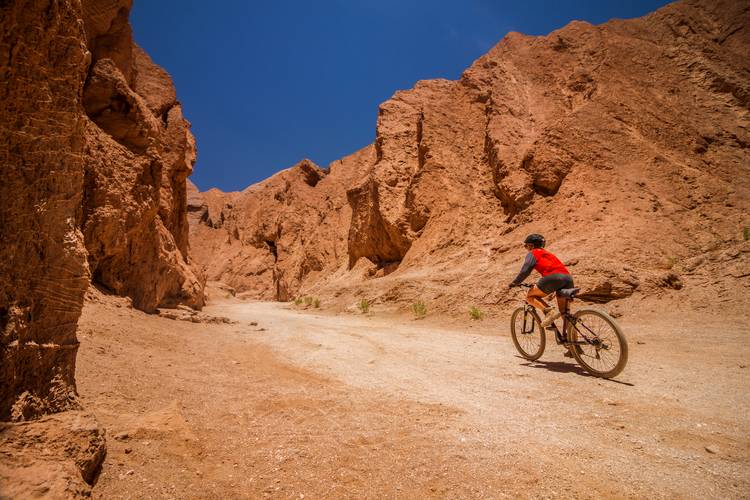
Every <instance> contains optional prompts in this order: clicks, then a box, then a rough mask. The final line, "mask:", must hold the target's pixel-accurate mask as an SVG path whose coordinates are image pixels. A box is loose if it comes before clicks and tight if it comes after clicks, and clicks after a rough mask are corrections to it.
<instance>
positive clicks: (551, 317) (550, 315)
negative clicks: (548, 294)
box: [542, 307, 560, 328]
mask: <svg viewBox="0 0 750 500" xmlns="http://www.w3.org/2000/svg"><path fill="white" fill-rule="evenodd" d="M548 309H549V310H548ZM559 317H560V312H559V311H556V310H554V308H552V307H548V308H547V309H545V310H544V319H543V320H542V328H547V327H548V326H550V325H551V324H552V322H553V321H555V320H556V319H557V318H559Z"/></svg>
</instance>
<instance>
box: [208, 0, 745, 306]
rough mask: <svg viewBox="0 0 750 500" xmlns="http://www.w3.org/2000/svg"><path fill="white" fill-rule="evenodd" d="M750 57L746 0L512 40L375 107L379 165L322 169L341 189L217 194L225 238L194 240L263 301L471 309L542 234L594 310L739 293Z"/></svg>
mask: <svg viewBox="0 0 750 500" xmlns="http://www.w3.org/2000/svg"><path fill="white" fill-rule="evenodd" d="M748 53H750V3H749V2H747V1H741V2H737V1H721V2H705V1H683V2H677V3H674V4H671V5H668V6H666V7H664V8H662V9H660V10H658V11H657V12H655V13H653V14H650V15H648V16H645V17H643V18H640V19H632V20H625V21H620V20H614V21H610V22H608V23H605V24H603V25H600V26H592V25H590V24H587V23H583V22H573V23H571V24H569V25H568V26H566V27H564V28H562V29H560V30H558V31H556V32H553V33H551V34H550V35H548V36H542V37H531V36H525V35H521V34H518V33H510V34H508V35H507V36H506V37H505V38H504V39H503V40H502V41H501V42H500V43H499V44H498V45H497V46H496V47H494V48H493V49H492V50H491V51H490V52H489V53H488V54H486V55H484V56H482V57H481V58H479V59H478V60H477V61H476V62H475V63H474V64H472V65H471V67H470V68H468V69H467V70H466V72H465V73H464V74H463V76H462V77H461V79H460V80H459V81H447V80H431V81H423V82H419V83H417V85H416V86H415V87H414V88H413V89H412V90H407V91H399V92H396V94H395V95H394V96H393V97H392V98H391V99H390V100H388V101H386V102H385V103H383V104H382V105H381V106H380V110H379V117H378V123H377V139H376V142H375V144H374V146H373V147H372V148H371V149H368V150H366V151H370V152H371V154H369V153H368V154H360V155H358V156H357V157H355V158H356V159H354V160H353V161H352V159H349V161H348V162H345V163H344V164H342V165H341V166H340V167H336V166H334V168H333V169H332V173H331V174H329V177H330V176H331V175H333V174H334V173H335V174H336V175H337V177H339V178H342V179H344V178H345V179H346V181H345V187H344V188H341V187H337V188H332V187H329V186H334V185H335V184H334V183H333V182H330V183H327V182H325V181H327V180H328V177H325V178H324V180H323V181H321V182H319V183H317V184H315V185H312V186H311V185H307V184H306V183H305V182H302V181H301V180H298V179H302V178H303V177H304V173H303V172H301V171H298V170H299V167H294V168H292V169H290V170H287V171H284V172H282V173H280V174H277V175H276V176H274V177H273V178H271V179H269V180H268V181H266V182H264V183H260V184H257V185H255V186H252V187H250V188H248V189H247V190H245V191H244V192H242V193H240V194H235V195H232V197H231V200H229V199H228V200H227V202H226V203H225V204H224V205H223V208H221V210H220V214H216V213H214V212H216V211H217V209H216V208H215V207H216V205H217V203H214V208H211V212H212V214H211V219H212V220H217V218H219V219H221V220H222V221H223V222H222V223H221V229H216V227H217V225H214V226H213V227H212V228H211V229H210V230H209V229H207V228H206V227H205V224H204V225H203V228H200V227H198V228H196V229H194V231H196V232H199V231H204V232H206V233H208V235H203V236H202V237H201V238H200V239H196V240H194V241H195V244H196V247H199V246H203V245H211V246H212V250H211V252H212V255H213V260H212V261H211V262H208V261H206V260H203V261H202V262H203V263H204V264H205V265H206V266H207V270H208V274H209V277H210V278H212V279H221V280H224V281H227V282H228V283H230V284H232V285H233V286H235V287H237V288H238V289H239V291H243V290H244V291H246V292H247V293H249V294H251V295H253V296H257V297H267V298H278V299H285V298H288V297H291V296H295V295H298V294H305V293H308V294H320V295H321V296H323V297H326V298H327V299H326V300H324V302H328V303H330V302H331V301H339V302H342V303H345V302H346V301H349V302H352V301H353V300H354V299H356V298H357V297H363V296H365V297H368V298H371V299H375V300H378V301H383V302H393V301H395V302H399V301H404V302H408V301H412V300H414V299H416V298H424V299H427V300H429V301H430V303H431V305H432V306H434V308H436V309H442V310H446V311H465V308H466V307H467V306H468V305H469V304H484V305H488V306H489V305H495V304H497V305H504V304H508V303H510V301H512V300H514V298H515V297H516V294H515V293H514V292H508V290H507V288H506V286H505V285H506V283H508V282H509V281H510V280H511V279H512V278H513V277H514V276H515V274H516V273H517V272H518V268H519V267H520V262H521V261H522V259H523V254H524V251H523V249H522V247H521V244H520V242H521V241H522V240H523V238H524V236H525V235H526V234H527V233H530V232H541V233H544V234H545V235H546V236H547V238H548V241H549V248H550V249H551V250H552V251H553V252H555V253H558V254H560V255H561V256H562V257H563V258H564V259H565V260H566V261H567V262H568V264H569V265H570V268H571V271H572V272H573V274H574V276H575V278H576V282H577V284H579V285H581V286H582V287H583V289H584V292H585V295H586V297H588V299H590V300H594V301H601V302H606V301H610V300H613V299H619V298H624V297H629V296H631V295H633V294H634V293H637V292H638V293H643V294H647V295H651V294H659V295H665V294H666V295H670V294H672V295H674V294H678V295H676V296H680V297H683V298H686V299H689V300H691V301H694V305H695V306H696V307H704V306H705V305H703V306H701V304H705V301H706V300H709V301H711V302H713V301H716V300H717V298H716V297H717V295H718V296H721V297H726V300H730V297H732V296H733V295H735V294H740V295H741V293H742V292H741V291H742V290H743V289H744V288H745V287H747V286H748V284H747V279H748V277H747V275H746V273H743V272H742V268H743V266H744V267H746V266H747V265H748V260H750V247H749V246H748V245H750V243H748V242H747V241H745V239H744V237H743V227H747V226H750V221H748V219H747V213H748V208H750V206H749V205H748V203H750V201H749V200H750V173H749V172H748V170H747V165H748V164H750V157H749V155H748V151H749V149H748V147H747V146H748V144H750V121H749V119H748V111H750V85H749V84H748V82H749V81H750V79H748V77H747V76H748V74H750V65H749V64H748V58H747V57H746V56H747V54H748ZM337 168H339V171H338V172H336V169H337ZM342 168H343V169H346V170H347V171H346V173H345V172H342V171H341V169H342ZM282 179H285V180H284V181H283V182H282ZM311 193H315V194H314V195H312V194H311ZM313 196H314V197H313ZM214 198H215V196H214ZM298 200H306V201H305V202H304V203H303V205H300V204H299V202H298ZM344 200H346V203H343V201H344ZM218 205H221V204H218ZM326 227H328V228H330V229H329V230H328V232H325V233H323V232H322V230H323V228H326ZM211 234H214V235H215V237H214V238H210V235H211ZM343 238H346V245H345V247H344V246H343V245H341V244H335V243H334V242H340V241H342V239H343ZM268 241H270V242H273V243H274V245H270V244H269V245H267V247H266V248H264V242H268ZM290 245H291V246H290ZM325 246H332V247H333V248H336V249H337V251H336V252H333V251H327V252H326V251H323V250H322V249H323V248H324V247H325ZM222 250H223V251H226V252H228V253H227V254H226V255H227V256H228V257H229V258H231V261H230V260H227V261H226V263H221V264H219V263H216V262H214V261H215V260H221V259H217V255H220V252H221V251H222ZM264 252H265V253H264ZM344 253H345V255H344ZM289 254H295V255H298V256H299V258H296V259H289V258H286V259H282V258H281V256H282V255H284V256H286V255H289ZM197 255H200V256H204V255H207V252H206V251H204V250H203V249H197ZM302 255H305V256H306V257H305V258H302ZM311 256H318V257H319V258H317V259H314V258H312V257H311ZM249 263H252V265H250V264H249ZM716 273H719V276H720V278H718V279H717V278H715V277H714V276H715V274H716ZM260 277H264V278H263V279H260ZM290 278H291V279H290ZM676 289H681V290H682V291H679V292H677V291H676ZM280 290H283V293H281V292H280ZM679 294H682V295H679ZM740 295H736V296H740ZM719 300H724V299H719ZM730 301H731V300H730ZM735 302H736V301H735Z"/></svg>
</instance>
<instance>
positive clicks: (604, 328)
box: [568, 309, 628, 378]
mask: <svg viewBox="0 0 750 500" xmlns="http://www.w3.org/2000/svg"><path fill="white" fill-rule="evenodd" d="M573 317H574V318H575V321H573V322H571V323H570V326H569V327H568V340H569V341H570V342H572V344H571V346H570V352H571V353H572V354H573V357H575V359H576V361H578V364H580V365H581V366H582V367H583V368H584V369H585V370H586V371H587V372H589V373H590V374H592V375H595V376H597V377H602V378H612V377H615V376H617V375H619V374H620V372H622V370H623V369H624V368H625V365H626V364H627V362H628V342H627V340H625V335H623V333H622V330H621V329H620V326H619V325H618V324H617V323H616V322H615V320H614V319H612V317H611V316H610V315H609V314H607V313H605V312H602V311H597V310H596V309H581V310H580V311H577V312H576V313H575V314H574V315H573Z"/></svg>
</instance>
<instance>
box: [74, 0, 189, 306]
mask: <svg viewBox="0 0 750 500" xmlns="http://www.w3.org/2000/svg"><path fill="white" fill-rule="evenodd" d="M129 7H130V5H129V2H122V1H120V2H117V1H113V2H104V3H102V2H94V3H93V4H92V5H87V3H86V2H84V19H85V24H84V26H85V27H86V32H87V37H88V40H89V43H92V44H93V50H92V53H93V55H94V57H93V60H92V65H91V68H90V70H89V74H88V79H87V81H86V85H85V87H84V91H83V106H84V109H85V111H86V114H87V115H88V117H89V118H90V119H91V121H90V122H87V129H86V135H85V136H86V144H85V153H86V176H85V197H84V205H83V218H84V220H83V232H84V236H85V240H86V247H87V250H88V253H89V265H90V267H91V273H92V276H93V280H94V282H96V283H97V284H99V285H102V286H104V287H105V288H107V289H109V290H111V291H113V292H115V293H117V294H120V295H128V296H130V297H132V299H133V305H134V306H135V307H137V308H139V309H143V310H145V311H149V312H152V311H155V310H156V308H157V307H158V306H162V307H173V306H174V305H176V304H178V303H183V304H187V305H190V306H192V307H201V305H202V304H203V293H202V289H203V284H202V281H201V279H200V278H199V277H198V276H197V275H196V274H195V272H194V270H193V268H192V267H191V265H190V258H189V255H188V225H187V212H186V204H187V193H186V184H185V182H186V179H187V177H188V175H190V173H191V172H192V168H193V164H194V163H195V141H194V139H193V136H192V134H191V133H190V124H189V123H188V122H187V121H186V120H185V119H184V118H183V116H182V110H181V107H180V105H179V103H178V102H177V100H176V93H175V89H174V86H173V85H172V82H171V80H170V78H169V75H167V73H166V72H165V71H164V70H163V69H161V68H159V67H158V66H156V65H155V64H154V63H153V62H152V61H151V59H150V58H149V57H148V55H147V54H146V53H145V52H143V50H142V49H140V48H139V47H138V46H136V45H135V44H133V43H132V40H131V35H130V28H129V25H127V13H128V11H129ZM123 16H124V17H123ZM122 19H125V24H124V25H123V24H122ZM104 26H109V30H104V28H103V27H104Z"/></svg>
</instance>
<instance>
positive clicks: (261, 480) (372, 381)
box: [77, 298, 750, 499]
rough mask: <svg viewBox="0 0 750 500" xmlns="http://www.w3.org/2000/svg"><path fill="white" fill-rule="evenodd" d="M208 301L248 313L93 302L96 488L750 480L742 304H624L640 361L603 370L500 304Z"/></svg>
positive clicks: (662, 493) (233, 493) (335, 493)
mask: <svg viewBox="0 0 750 500" xmlns="http://www.w3.org/2000/svg"><path fill="white" fill-rule="evenodd" d="M207 312H208V313H209V314H213V315H220V316H226V317H229V318H231V319H233V320H235V321H237V323H236V324H231V325H213V324H194V323H190V322H185V321H176V320H170V319H166V318H160V317H157V316H149V315H146V314H143V313H141V312H138V311H134V310H132V309H130V308H129V307H127V304H126V302H125V300H124V299H114V298H106V299H101V300H100V301H99V302H97V303H89V304H87V305H86V307H85V309H84V314H83V317H82V318H81V321H80V327H79V338H80V340H81V350H80V352H79V356H78V367H77V379H78V388H79V392H80V394H81V396H82V399H83V403H84V405H85V406H86V407H87V408H88V409H90V410H93V411H94V412H95V413H96V415H97V416H98V418H99V420H100V421H101V423H102V424H103V425H104V426H105V427H106V428H107V432H108V447H109V448H108V449H109V451H108V455H107V459H106V461H105V464H104V467H103V470H102V473H101V476H100V478H99V481H98V483H97V485H96V487H95V488H94V496H95V497H97V498H108V499H109V498H257V497H264V496H269V497H274V498H299V499H301V498H363V497H364V498H382V497H385V498H424V497H440V498H506V497H509V498H516V497H541V498H546V497H579V498H601V497H611V498H618V497H622V498H629V497H648V498H656V497H663V498H676V497H734V498H741V497H745V498H746V497H747V496H748V495H750V368H747V366H748V365H750V348H749V347H748V343H747V338H748V333H749V332H748V329H747V327H746V326H744V325H743V322H742V321H740V320H739V319H738V318H726V317H711V316H710V315H708V314H702V315H700V316H699V315H696V316H695V317H691V318H687V317H684V316H682V317H680V318H679V319H678V318H672V319H671V321H670V320H669V318H667V319H665V318H663V317H659V316H657V315H652V316H651V317H641V318H637V321H636V318H632V317H631V318H628V317H625V318H621V321H620V322H621V324H622V325H623V327H624V331H625V333H626V335H627V337H628V340H629V341H630V344H631V355H630V361H629V364H628V366H627V368H626V369H625V371H624V372H623V373H622V374H621V375H620V376H619V377H618V378H617V380H614V381H606V380H601V379H597V378H594V377H590V376H588V375H586V374H585V373H584V372H583V371H582V370H580V369H579V368H578V367H577V366H576V365H575V363H574V362H573V361H572V360H569V359H567V358H563V356H562V349H561V348H560V347H558V346H556V345H554V344H553V345H549V344H548V346H547V352H546V353H545V355H544V356H543V357H542V359H541V360H540V362H536V363H529V362H526V361H525V360H523V359H522V358H520V357H518V356H517V354H516V351H515V349H514V347H513V344H512V342H511V339H510V337H509V333H508V326H507V325H508V320H507V318H504V317H503V318H487V319H485V320H484V321H482V322H470V321H469V320H468V319H467V320H466V321H465V322H463V321H457V320H449V319H442V318H430V317H429V316H428V318H427V319H425V320H421V321H414V320H411V319H409V318H406V317H403V316H394V315H389V314H385V313H383V314H378V312H377V311H374V312H373V314H372V315H371V316H363V315H355V314H339V315H333V314H326V313H323V312H318V311H317V310H309V311H304V310H300V309H299V308H296V307H295V306H292V305H289V304H279V303H263V302H252V303H251V302H247V303H243V302H235V301H226V302H223V303H218V304H214V305H212V306H210V307H208V308H207ZM252 322H257V325H252V324H251V323H252Z"/></svg>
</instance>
